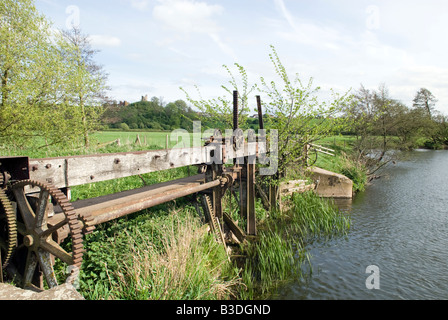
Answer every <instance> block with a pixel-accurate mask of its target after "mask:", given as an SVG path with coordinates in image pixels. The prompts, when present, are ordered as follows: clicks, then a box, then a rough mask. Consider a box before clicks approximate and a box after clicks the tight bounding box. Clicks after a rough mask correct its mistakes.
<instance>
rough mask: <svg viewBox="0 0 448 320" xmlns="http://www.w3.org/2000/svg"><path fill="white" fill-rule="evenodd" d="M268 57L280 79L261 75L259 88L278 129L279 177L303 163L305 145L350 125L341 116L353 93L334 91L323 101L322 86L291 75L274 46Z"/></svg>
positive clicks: (264, 106)
mask: <svg viewBox="0 0 448 320" xmlns="http://www.w3.org/2000/svg"><path fill="white" fill-rule="evenodd" d="M269 58H270V60H271V63H272V65H273V67H274V70H275V73H276V75H277V77H278V78H279V81H274V80H271V81H267V80H266V79H265V78H264V77H262V78H261V79H260V85H259V86H257V87H258V89H259V91H260V92H261V93H262V94H264V95H265V98H266V102H265V103H264V104H263V108H264V110H265V113H266V114H269V115H272V116H273V117H272V119H273V120H274V122H273V123H272V124H271V126H272V128H276V129H278V141H279V150H278V157H279V159H278V163H279V176H282V175H285V174H286V170H287V169H288V168H290V167H292V166H295V167H298V166H300V165H298V164H299V163H298V162H297V159H300V158H302V159H303V158H304V157H305V156H306V155H305V154H304V150H305V146H307V145H308V144H310V143H313V142H315V141H317V140H319V139H321V138H323V137H325V136H328V135H330V134H332V133H333V132H335V131H339V130H341V129H342V128H343V127H344V126H346V125H347V124H348V123H347V122H346V121H345V119H342V118H341V117H340V115H341V113H342V111H343V109H344V108H345V107H346V106H347V105H350V104H351V100H352V96H351V95H349V92H346V93H344V94H338V93H335V92H334V91H333V90H331V93H332V97H331V98H330V99H329V100H328V101H322V100H320V99H319V95H318V93H319V91H320V87H315V88H313V79H312V78H310V79H309V80H308V83H307V84H306V85H304V83H303V82H302V80H301V79H300V76H299V74H298V73H296V74H295V77H294V79H291V78H290V76H289V74H288V72H287V70H286V68H285V66H284V65H283V64H282V62H281V60H280V58H279V56H278V54H277V52H276V50H275V48H274V46H271V53H270V54H269ZM304 163H305V162H302V163H301V164H304Z"/></svg>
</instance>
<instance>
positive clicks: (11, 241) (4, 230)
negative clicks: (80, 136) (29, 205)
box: [0, 174, 17, 269]
mask: <svg viewBox="0 0 448 320" xmlns="http://www.w3.org/2000/svg"><path fill="white" fill-rule="evenodd" d="M0 185H1V186H2V187H0V251H1V253H0V254H1V255H2V257H1V260H0V261H2V263H3V265H1V266H0V268H3V269H5V268H6V267H7V266H8V263H9V260H10V259H11V256H12V253H13V251H14V249H15V247H16V244H17V225H16V214H15V211H14V208H13V205H12V203H11V201H10V200H9V198H8V196H7V194H6V188H3V175H2V174H0Z"/></svg>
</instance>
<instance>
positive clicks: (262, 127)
mask: <svg viewBox="0 0 448 320" xmlns="http://www.w3.org/2000/svg"><path fill="white" fill-rule="evenodd" d="M256 98H257V108H258V126H259V128H260V129H264V124H263V110H262V109H261V98H260V96H257V97H256Z"/></svg>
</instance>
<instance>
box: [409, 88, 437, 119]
mask: <svg viewBox="0 0 448 320" xmlns="http://www.w3.org/2000/svg"><path fill="white" fill-rule="evenodd" d="M436 103H437V99H436V98H435V97H434V95H433V94H432V93H431V91H429V90H428V89H425V88H421V89H420V90H419V91H418V92H417V93H416V95H415V98H414V108H422V109H424V110H425V111H426V113H427V115H428V116H429V118H432V113H433V112H434V108H435V104H436Z"/></svg>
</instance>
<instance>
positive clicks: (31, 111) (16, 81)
mask: <svg viewBox="0 0 448 320" xmlns="http://www.w3.org/2000/svg"><path fill="white" fill-rule="evenodd" d="M58 40H59V39H57V37H55V36H54V34H52V32H51V28H50V24H49V23H48V22H47V20H46V19H45V17H44V16H42V15H40V14H39V13H38V12H37V10H36V8H35V7H34V5H33V2H32V1H31V0H20V1H12V0H5V1H1V2H0V74H1V90H0V137H1V138H2V140H3V141H9V142H14V143H16V144H23V143H25V142H26V141H28V140H29V139H30V138H31V137H35V136H41V137H43V138H44V139H45V140H46V141H47V142H48V141H49V140H52V141H53V140H54V141H60V140H63V139H64V138H65V137H67V136H71V134H70V132H69V131H68V130H67V127H66V126H65V124H64V123H62V122H61V121H58V120H59V119H60V118H62V117H64V116H66V115H67V114H66V113H67V109H66V108H65V106H64V105H61V106H60V107H59V108H54V106H55V105H56V104H57V103H60V102H61V97H62V95H63V92H64V89H63V88H64V77H63V71H62V70H63V69H64V65H63V61H62V59H61V57H60V56H59V54H58V45H59V41H58ZM48 122H51V124H52V125H49V123H48ZM56 130H57V131H59V132H60V134H57V135H55V131H56ZM52 141H50V143H52Z"/></svg>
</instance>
